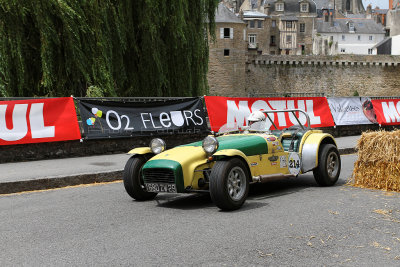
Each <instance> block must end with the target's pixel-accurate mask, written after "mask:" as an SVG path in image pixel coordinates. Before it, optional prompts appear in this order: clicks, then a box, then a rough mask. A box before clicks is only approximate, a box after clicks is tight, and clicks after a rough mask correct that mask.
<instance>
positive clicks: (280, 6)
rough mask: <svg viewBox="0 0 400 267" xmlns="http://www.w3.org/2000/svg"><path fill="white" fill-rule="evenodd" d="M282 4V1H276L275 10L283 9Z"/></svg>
mask: <svg viewBox="0 0 400 267" xmlns="http://www.w3.org/2000/svg"><path fill="white" fill-rule="evenodd" d="M284 8H285V7H284V4H283V3H276V4H275V10H276V11H283V10H284Z"/></svg>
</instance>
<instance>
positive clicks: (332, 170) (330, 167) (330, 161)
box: [313, 144, 341, 186]
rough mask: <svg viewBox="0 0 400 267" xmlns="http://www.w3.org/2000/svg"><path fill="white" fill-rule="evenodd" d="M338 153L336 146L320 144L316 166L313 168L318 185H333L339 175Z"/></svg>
mask: <svg viewBox="0 0 400 267" xmlns="http://www.w3.org/2000/svg"><path fill="white" fill-rule="evenodd" d="M340 164H341V163H340V155H339V151H338V150H337V148H336V146H334V145H331V144H325V145H322V147H321V149H320V151H319V155H318V166H317V167H316V168H315V169H314V170H313V173H314V178H315V181H316V182H317V183H318V184H319V185H320V186H331V185H334V184H335V183H336V182H337V180H338V179H339V175H340V167H341V166H340Z"/></svg>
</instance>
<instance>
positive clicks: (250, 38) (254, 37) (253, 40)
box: [249, 34, 257, 44]
mask: <svg viewBox="0 0 400 267" xmlns="http://www.w3.org/2000/svg"><path fill="white" fill-rule="evenodd" d="M256 37H257V35H255V34H249V43H250V44H255V43H256Z"/></svg>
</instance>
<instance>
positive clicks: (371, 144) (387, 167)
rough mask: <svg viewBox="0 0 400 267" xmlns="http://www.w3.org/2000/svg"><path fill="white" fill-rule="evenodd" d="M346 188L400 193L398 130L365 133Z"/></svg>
mask: <svg viewBox="0 0 400 267" xmlns="http://www.w3.org/2000/svg"><path fill="white" fill-rule="evenodd" d="M357 148H358V159H357V161H356V163H355V164H354V170H353V175H352V177H351V179H350V181H349V184H351V185H353V186H358V187H363V188H374V189H382V190H387V191H397V192H400V130H395V131H391V132H386V131H376V132H365V133H363V134H362V135H361V138H360V139H359V140H358V144H357Z"/></svg>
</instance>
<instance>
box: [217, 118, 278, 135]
mask: <svg viewBox="0 0 400 267" xmlns="http://www.w3.org/2000/svg"><path fill="white" fill-rule="evenodd" d="M270 127H271V123H268V122H267V121H256V122H253V123H251V125H250V126H238V124H237V123H236V122H235V123H234V124H233V125H232V124H231V125H228V124H227V123H226V124H224V125H222V126H221V128H219V131H218V134H219V135H222V134H226V133H233V132H246V131H248V132H266V131H269V128H270Z"/></svg>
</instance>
